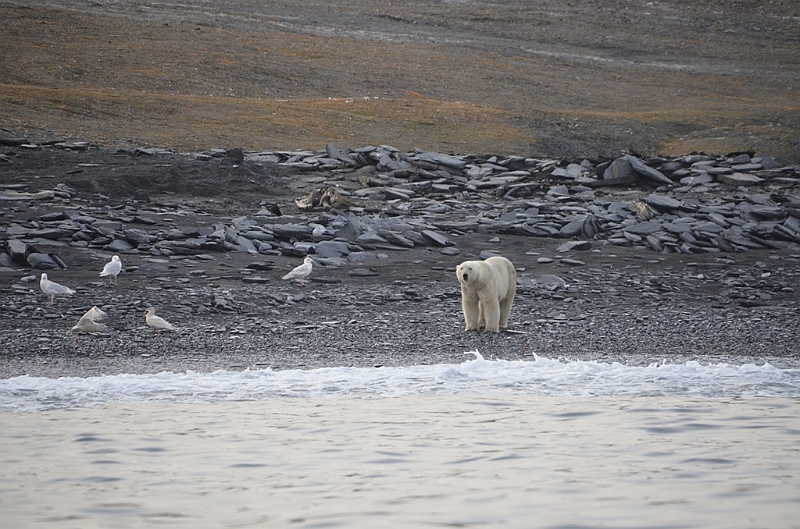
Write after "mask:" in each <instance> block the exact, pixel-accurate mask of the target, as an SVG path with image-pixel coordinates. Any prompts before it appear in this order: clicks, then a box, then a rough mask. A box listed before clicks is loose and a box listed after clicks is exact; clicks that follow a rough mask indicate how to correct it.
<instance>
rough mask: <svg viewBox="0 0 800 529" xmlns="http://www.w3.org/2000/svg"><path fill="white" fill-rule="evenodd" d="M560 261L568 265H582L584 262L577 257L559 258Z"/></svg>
mask: <svg viewBox="0 0 800 529" xmlns="http://www.w3.org/2000/svg"><path fill="white" fill-rule="evenodd" d="M561 262H562V263H564V264H565V265H570V266H584V265H585V264H586V263H584V262H583V261H581V260H578V259H561Z"/></svg>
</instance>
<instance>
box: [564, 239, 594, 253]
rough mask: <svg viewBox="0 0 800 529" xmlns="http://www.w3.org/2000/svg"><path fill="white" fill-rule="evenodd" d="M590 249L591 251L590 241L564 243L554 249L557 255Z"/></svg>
mask: <svg viewBox="0 0 800 529" xmlns="http://www.w3.org/2000/svg"><path fill="white" fill-rule="evenodd" d="M591 249H592V242H591V241H569V242H565V243H564V244H562V245H560V246H559V247H558V248H556V251H557V252H559V253H567V252H571V251H573V250H577V251H586V250H591Z"/></svg>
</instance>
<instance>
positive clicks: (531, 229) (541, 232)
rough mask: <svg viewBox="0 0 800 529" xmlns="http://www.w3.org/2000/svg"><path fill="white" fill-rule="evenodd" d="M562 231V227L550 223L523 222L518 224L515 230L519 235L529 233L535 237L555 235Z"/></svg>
mask: <svg viewBox="0 0 800 529" xmlns="http://www.w3.org/2000/svg"><path fill="white" fill-rule="evenodd" d="M560 232H561V228H560V227H555V226H551V225H549V224H533V225H528V224H523V225H521V226H517V228H516V230H515V233H517V234H519V235H529V236H533V237H553V236H555V235H557V234H559V233H560Z"/></svg>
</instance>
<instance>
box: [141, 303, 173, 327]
mask: <svg viewBox="0 0 800 529" xmlns="http://www.w3.org/2000/svg"><path fill="white" fill-rule="evenodd" d="M144 321H146V322H147V326H148V327H150V328H151V329H153V330H155V331H177V330H178V329H177V328H176V327H174V326H173V325H172V324H170V323H169V322H168V321H167V320H165V319H164V318H161V317H160V316H156V309H154V308H153V307H148V308H147V310H146V311H145V315H144Z"/></svg>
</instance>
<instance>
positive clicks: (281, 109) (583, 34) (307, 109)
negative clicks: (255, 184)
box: [0, 0, 800, 161]
mask: <svg viewBox="0 0 800 529" xmlns="http://www.w3.org/2000/svg"><path fill="white" fill-rule="evenodd" d="M0 19H2V20H3V22H2V24H0V108H2V112H0V129H2V130H0V135H2V136H14V137H26V138H28V139H29V140H30V141H35V142H41V141H46V140H53V139H72V140H84V141H91V142H96V143H100V144H103V145H106V146H121V145H128V146H131V145H133V146H159V147H170V148H176V149H179V150H202V149H208V148H213V147H240V148H244V149H250V150H267V149H294V148H300V147H303V148H315V149H319V148H322V147H323V146H324V145H325V143H326V142H329V141H332V142H335V143H336V144H337V145H339V146H340V147H342V148H358V147H361V146H364V145H372V144H388V145H393V146H395V147H397V148H399V149H401V150H406V149H410V148H414V147H420V148H423V149H428V150H436V151H439V152H460V153H467V152H476V153H492V152H494V153H498V154H519V155H523V156H526V155H527V156H530V155H547V156H564V157H575V158H580V157H584V156H593V155H613V154H619V153H620V152H623V151H634V152H638V153H641V154H645V155H652V154H686V153H689V152H691V151H694V150H703V151H706V152H714V153H727V152H731V151H745V150H751V151H755V152H757V153H765V154H771V155H772V156H780V157H784V158H787V159H790V160H794V161H798V160H800V132H798V129H799V128H800V127H799V126H798V125H799V124H800V115H799V114H798V105H800V53H798V50H800V4H798V3H797V2H795V1H793V0H771V1H765V0H739V1H729V0H724V1H723V0H711V1H707V2H696V1H694V0H666V1H653V2H645V1H636V2H632V1H629V0H603V1H598V0H570V1H567V0H543V1H539V2H529V1H525V0H510V1H504V2H497V3H489V2H477V1H468V0H464V1H460V0H459V1H457V0H445V1H434V0H400V1H393V2H390V3H386V2H364V1H358V0H330V1H326V2H318V1H307V0H284V1H282V2H262V1H260V0H237V1H226V0H221V1H214V2H208V1H203V0H186V1H184V2H181V3H179V4H175V3H156V2H150V1H145V0H130V1H122V0H108V1H102V2H95V1H77V2H69V3H67V4H64V3H56V2H48V1H44V0H25V1H15V0H2V1H0Z"/></svg>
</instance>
